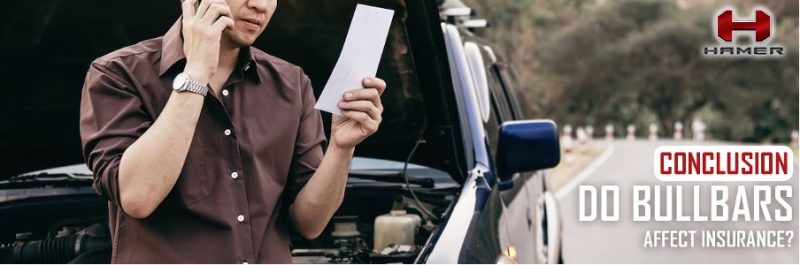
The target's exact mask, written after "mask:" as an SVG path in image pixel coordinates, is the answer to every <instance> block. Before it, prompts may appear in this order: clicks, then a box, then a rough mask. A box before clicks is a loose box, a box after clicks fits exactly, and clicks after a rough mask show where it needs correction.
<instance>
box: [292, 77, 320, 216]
mask: <svg viewBox="0 0 800 265" xmlns="http://www.w3.org/2000/svg"><path fill="white" fill-rule="evenodd" d="M300 88H301V91H300V93H301V97H302V102H303V107H302V112H303V113H302V116H301V117H300V126H299V127H298V130H297V140H296V141H295V144H294V154H293V156H292V163H291V166H290V168H289V178H288V181H287V184H286V193H287V194H286V195H287V196H286V198H285V200H286V205H287V206H288V205H291V204H292V203H293V202H294V199H295V198H296V197H297V194H298V193H299V192H300V190H301V189H302V188H303V186H305V184H306V183H307V182H308V180H309V179H310V178H311V176H312V175H313V174H314V172H316V171H317V168H318V167H319V164H320V163H322V157H323V152H322V146H323V145H324V144H326V142H327V138H326V137H325V130H324V128H323V125H322V115H321V114H320V112H319V110H316V109H314V105H315V104H316V99H315V98H314V89H313V88H312V86H311V80H309V79H308V76H306V75H305V74H302V75H301V81H300Z"/></svg>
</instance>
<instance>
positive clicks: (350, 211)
mask: <svg viewBox="0 0 800 265" xmlns="http://www.w3.org/2000/svg"><path fill="white" fill-rule="evenodd" d="M409 172H410V173H412V174H409V175H412V176H413V177H409V180H408V182H406V181H403V180H400V181H398V180H397V179H396V178H394V177H392V176H393V175H391V176H390V175H381V174H369V175H370V176H365V175H364V174H358V173H355V172H352V173H351V176H350V179H348V184H347V188H346V192H345V196H344V199H343V202H342V205H341V207H340V208H339V209H338V210H337V212H336V213H335V215H334V217H333V218H331V220H330V222H329V223H328V225H327V226H326V228H325V230H324V231H323V233H322V234H321V235H320V236H319V237H317V238H315V239H312V240H308V239H305V238H303V237H302V236H300V235H299V234H297V233H295V232H294V231H291V232H290V238H291V246H290V249H291V253H292V259H293V262H294V263H315V264H318V263H329V264H337V263H413V262H415V261H417V259H418V258H419V257H420V255H421V254H424V252H425V247H424V246H426V245H429V244H428V243H430V240H431V238H432V237H434V236H435V235H436V234H437V233H439V232H440V226H441V225H442V223H443V221H444V219H445V217H446V216H447V215H448V211H449V210H450V209H452V207H453V201H454V200H455V198H456V195H457V191H458V190H459V189H458V187H459V185H458V184H455V182H449V181H444V182H443V181H441V180H442V179H443V178H441V177H445V176H446V175H443V176H439V177H437V176H432V175H430V174H420V173H423V172H426V173H431V172H432V171H431V169H415V170H409ZM372 173H374V172H372ZM439 173H442V172H439ZM359 175H360V176H359ZM437 175H438V174H437ZM387 176H388V177H387ZM420 176H424V177H420ZM409 183H412V184H409ZM59 186H60V187H59ZM0 198H3V199H4V200H2V201H0V216H4V218H0V263H109V262H110V261H111V240H110V233H109V229H108V224H107V223H108V219H107V214H108V213H107V207H106V205H107V202H106V201H105V200H104V199H102V198H101V197H99V196H97V195H96V194H95V193H94V190H92V188H91V187H88V186H84V184H79V183H72V184H70V185H64V186H61V185H56V186H39V187H33V186H27V184H26V186H20V187H15V188H10V189H0ZM12 216H13V217H14V218H7V217H12Z"/></svg>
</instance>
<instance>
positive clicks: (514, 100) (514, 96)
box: [493, 63, 531, 120]
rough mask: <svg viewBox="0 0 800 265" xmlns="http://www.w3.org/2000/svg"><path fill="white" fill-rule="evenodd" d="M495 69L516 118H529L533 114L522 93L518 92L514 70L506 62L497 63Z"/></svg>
mask: <svg viewBox="0 0 800 265" xmlns="http://www.w3.org/2000/svg"><path fill="white" fill-rule="evenodd" d="M493 68H494V71H493V72H495V74H496V76H497V77H498V80H499V81H500V84H501V85H502V86H503V94H504V95H505V98H506V101H507V102H508V104H509V106H511V110H512V111H513V114H514V119H515V120H523V119H527V117H528V115H530V114H531V112H530V108H529V106H528V105H527V104H526V103H525V102H526V101H525V100H524V99H522V98H520V96H522V95H523V94H522V93H518V92H517V89H518V87H517V81H516V80H517V79H516V76H515V75H514V71H512V69H510V68H509V67H508V65H506V64H504V63H496V64H495V65H494V66H493Z"/></svg>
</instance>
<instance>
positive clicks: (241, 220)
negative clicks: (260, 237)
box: [236, 214, 244, 223]
mask: <svg viewBox="0 0 800 265" xmlns="http://www.w3.org/2000/svg"><path fill="white" fill-rule="evenodd" d="M236 221H239V222H240V223H241V222H244V215H241V214H240V215H239V216H236Z"/></svg>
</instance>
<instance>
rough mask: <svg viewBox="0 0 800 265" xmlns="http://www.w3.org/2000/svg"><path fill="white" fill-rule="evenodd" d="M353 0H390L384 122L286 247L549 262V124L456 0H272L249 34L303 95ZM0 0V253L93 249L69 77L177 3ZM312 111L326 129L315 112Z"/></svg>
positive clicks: (153, 30) (295, 251)
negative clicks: (284, 67) (330, 207)
mask: <svg viewBox="0 0 800 265" xmlns="http://www.w3.org/2000/svg"><path fill="white" fill-rule="evenodd" d="M357 2H365V4H369V5H373V6H378V7H383V8H389V9H393V10H395V15H394V18H393V21H392V25H391V29H390V32H389V36H388V39H387V43H386V48H385V49H384V52H383V56H382V58H381V64H380V67H379V69H378V74H377V76H378V77H380V78H382V79H384V80H386V82H387V83H388V84H389V86H388V88H387V90H386V93H385V94H384V95H383V96H382V99H383V102H384V106H385V111H384V114H383V116H384V121H383V123H382V125H381V128H380V129H379V131H378V132H377V133H376V134H375V135H373V136H371V137H369V138H368V139H366V140H365V141H364V142H363V143H361V144H360V145H358V146H357V148H356V153H355V158H354V159H353V161H352V164H351V169H350V173H349V178H348V181H347V187H346V192H345V198H344V201H343V203H342V206H341V207H340V209H339V210H338V211H337V213H336V214H335V215H334V217H333V218H332V220H331V222H330V224H329V225H328V227H326V229H325V231H324V232H323V234H322V235H321V236H320V237H318V238H316V239H313V240H308V239H304V238H303V237H301V236H299V235H296V234H294V233H293V234H292V236H291V241H292V246H291V249H292V256H293V259H294V261H295V262H300V263H396V262H403V263H515V262H519V263H556V262H560V261H561V260H560V256H561V254H560V249H559V247H560V243H559V242H560V225H559V224H560V220H559V213H558V204H557V203H556V201H555V199H554V197H553V195H552V194H551V193H550V192H549V191H547V188H546V185H545V184H546V183H545V175H546V171H545V169H548V168H552V167H554V166H556V165H557V164H558V163H559V161H560V151H559V150H560V149H559V144H558V131H557V126H556V124H555V123H554V122H553V121H551V120H545V119H528V117H529V115H532V113H531V112H530V111H529V110H527V109H526V106H525V104H524V101H523V100H522V99H521V93H522V89H520V88H519V87H517V86H516V84H515V80H514V74H513V70H512V69H510V68H509V66H508V65H507V64H506V63H504V62H505V61H504V59H503V57H502V56H501V54H500V53H499V52H498V51H496V50H495V48H493V46H492V45H491V43H490V42H488V41H486V40H483V39H481V38H479V37H477V36H476V35H474V34H473V31H474V30H476V29H477V27H483V26H485V24H486V23H483V22H485V21H482V20H479V19H476V18H475V16H474V12H472V10H471V9H470V8H469V7H467V6H465V5H463V4H462V3H460V1H449V0H448V1H433V0H375V1H355V0H343V1H311V0H297V1H286V2H280V4H279V8H278V11H277V12H276V13H275V15H274V17H273V18H272V21H271V22H270V26H269V27H268V28H267V30H266V31H265V33H264V34H263V35H262V37H260V38H259V39H258V40H257V42H256V43H255V44H254V46H255V47H258V48H261V49H263V50H265V51H267V52H268V53H270V54H273V55H276V56H278V57H280V58H283V59H285V60H287V61H289V62H291V63H294V64H297V65H299V66H301V67H302V68H303V69H304V71H305V72H306V73H307V74H308V76H309V77H310V78H311V80H312V83H313V86H314V87H315V93H316V96H319V94H320V93H321V88H322V87H324V83H325V82H326V81H327V77H328V76H329V75H330V73H331V71H332V69H333V66H334V65H335V63H336V61H337V59H338V56H339V51H340V50H341V47H342V45H343V42H344V37H345V36H346V32H347V29H348V26H349V21H350V18H351V17H352V14H353V10H354V9H355V6H356V4H357ZM90 10H91V12H90ZM0 12H2V13H3V16H2V21H3V22H4V23H3V24H4V25H15V26H13V27H8V28H7V29H6V32H5V34H3V35H2V38H3V41H2V42H0V45H2V48H3V49H2V50H3V53H4V56H5V57H4V58H8V59H7V60H6V61H5V62H4V63H3V66H4V69H3V70H4V71H2V72H4V73H5V74H7V75H8V76H7V77H6V78H5V79H6V80H8V81H7V84H8V85H9V86H8V87H9V88H10V89H8V90H6V94H7V95H6V96H4V97H3V99H2V100H3V103H2V104H3V105H2V106H3V114H4V116H6V117H9V119H8V122H7V126H4V127H5V128H4V129H2V130H3V131H2V135H4V137H2V140H0V141H2V144H3V149H4V150H5V151H6V153H7V154H14V155H13V156H9V158H7V161H5V163H4V165H3V166H2V168H1V169H0V174H2V175H3V176H7V177H4V178H0V216H2V218H0V262H3V263H66V262H76V263H107V262H109V261H110V253H111V241H110V236H109V231H108V224H107V222H108V219H107V214H108V210H107V204H108V202H107V201H106V200H104V199H103V198H101V197H100V196H98V195H97V194H96V192H95V191H94V190H93V189H92V188H91V184H92V181H93V177H92V173H91V172H90V171H89V169H88V168H87V167H86V166H85V164H84V163H83V158H82V157H81V155H80V154H81V152H80V139H79V137H78V128H77V127H78V122H77V121H78V118H77V117H78V113H79V109H78V105H79V100H80V96H79V95H80V89H81V87H82V83H83V79H82V78H83V76H85V71H86V70H87V69H88V65H89V63H90V62H91V61H92V60H93V59H94V58H97V57H99V56H101V55H103V54H106V53H108V52H111V51H113V50H115V49H118V48H120V47H123V46H126V45H130V44H132V43H134V42H136V41H139V40H144V39H147V38H152V37H157V36H159V35H162V34H163V32H165V31H166V29H167V28H168V27H169V26H170V25H171V24H172V23H174V21H175V20H176V19H177V15H178V14H179V6H178V4H177V3H176V2H172V1H160V0H147V1H142V0H139V1H133V0H129V1H101V0H81V1H70V2H69V4H65V3H62V2H61V1H55V0H49V1H19V2H15V3H14V4H12V5H11V7H10V8H7V9H5V10H3V11H0ZM481 30H491V29H490V28H487V29H481ZM12 51H13V52H12ZM323 122H324V123H325V125H326V126H325V127H326V133H327V134H329V133H330V132H329V131H327V130H329V125H330V116H329V115H323ZM179 181H180V180H179ZM392 225H398V226H392ZM387 227H389V228H390V227H403V229H399V228H398V229H387Z"/></svg>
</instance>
